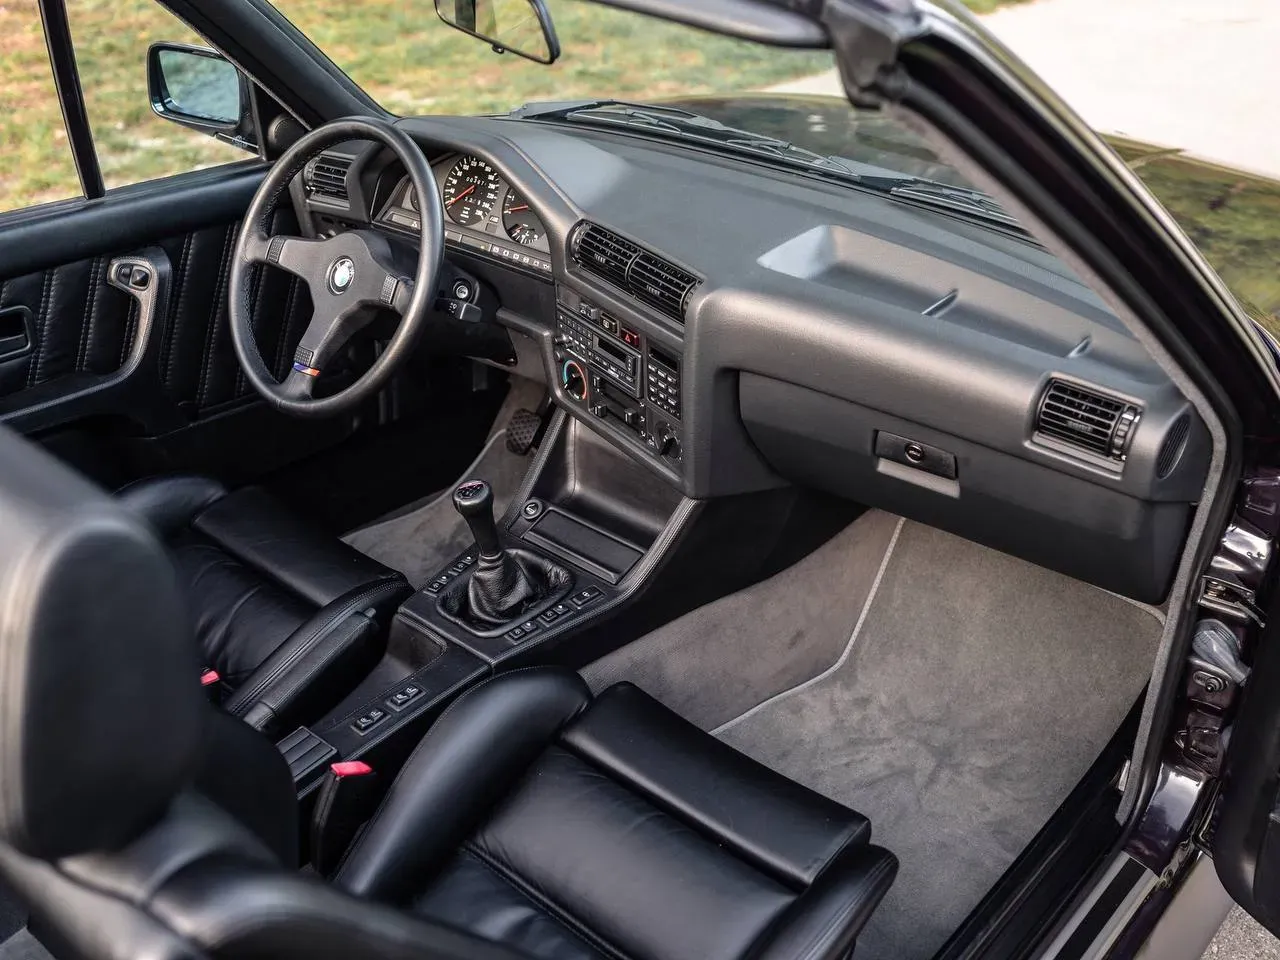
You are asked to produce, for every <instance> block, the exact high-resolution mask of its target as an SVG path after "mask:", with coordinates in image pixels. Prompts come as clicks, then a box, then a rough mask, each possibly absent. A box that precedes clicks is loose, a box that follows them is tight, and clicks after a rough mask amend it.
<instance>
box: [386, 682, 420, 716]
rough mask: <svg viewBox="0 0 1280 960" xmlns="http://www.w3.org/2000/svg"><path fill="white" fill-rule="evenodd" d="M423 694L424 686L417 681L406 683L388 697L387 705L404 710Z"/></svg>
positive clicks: (393, 708)
mask: <svg viewBox="0 0 1280 960" xmlns="http://www.w3.org/2000/svg"><path fill="white" fill-rule="evenodd" d="M421 694H422V688H421V687H420V686H418V685H417V684H416V683H410V684H406V685H405V686H403V687H401V688H400V689H399V690H397V691H396V692H395V693H393V694H392V695H391V696H389V697H387V706H388V707H390V708H391V709H392V710H403V709H404V708H405V707H407V706H408V705H409V704H410V703H412V702H413V701H414V700H416V699H418V697H419V696H420V695H421Z"/></svg>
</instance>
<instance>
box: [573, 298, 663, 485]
mask: <svg viewBox="0 0 1280 960" xmlns="http://www.w3.org/2000/svg"><path fill="white" fill-rule="evenodd" d="M556 321H557V336H556V363H557V366H558V369H557V375H558V378H559V381H560V386H561V388H562V389H563V390H564V393H565V395H567V396H568V398H569V400H570V401H572V402H573V403H574V404H575V405H578V406H579V407H580V408H581V409H583V410H584V411H585V412H587V413H588V414H589V415H590V416H591V418H592V420H593V421H594V422H597V423H598V424H599V425H600V426H601V428H602V429H604V430H606V431H608V432H613V433H615V434H619V435H622V436H626V437H629V438H630V439H632V440H633V441H638V442H639V443H641V444H643V446H644V448H645V449H646V450H647V451H648V452H649V454H650V455H651V456H653V457H655V458H657V459H658V460H660V461H662V462H664V463H665V464H667V465H668V466H671V467H676V468H678V467H679V464H680V461H681V457H682V450H681V441H680V414H681V406H680V394H681V380H680V364H681V360H680V357H679V355H678V354H677V353H676V352H675V351H672V350H668V349H661V348H658V347H656V346H655V345H653V344H651V343H649V338H648V337H647V336H645V335H644V334H643V333H642V332H641V331H639V330H635V329H632V328H631V327H630V326H628V325H627V324H626V323H624V322H622V321H620V320H618V319H617V318H616V317H613V316H611V315H610V314H609V313H607V312H606V311H604V310H603V309H601V308H600V307H599V306H597V305H595V304H593V303H591V302H589V301H587V300H584V299H583V298H581V297H579V296H578V295H577V294H575V293H574V292H573V291H571V290H566V289H563V288H562V289H561V290H560V291H559V293H558V296H557V304H556Z"/></svg>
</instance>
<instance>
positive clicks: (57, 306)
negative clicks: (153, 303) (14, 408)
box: [0, 257, 137, 397]
mask: <svg viewBox="0 0 1280 960" xmlns="http://www.w3.org/2000/svg"><path fill="white" fill-rule="evenodd" d="M107 259H108V258H106V257H94V258H91V259H89V260H82V261H79V262H76V263H70V264H66V265H64V266H61V267H55V268H53V269H50V270H41V271H37V272H35V273H29V274H26V275H24V276H20V277H14V278H12V279H8V280H3V281H0V311H4V310H10V309H15V308H21V309H23V310H25V311H26V312H27V315H28V316H29V317H30V323H29V328H30V333H31V343H30V345H29V348H28V349H27V350H26V351H25V353H23V354H22V355H20V356H17V357H15V358H13V359H11V360H0V397H11V396H13V395H14V394H17V393H21V392H22V391H24V390H29V389H31V388H32V387H35V386H39V385H40V384H43V383H48V382H50V381H54V380H59V379H62V378H64V377H68V376H71V375H73V374H77V373H88V374H98V375H106V374H110V373H114V372H115V371H116V370H118V369H119V368H120V367H121V365H123V363H124V360H125V355H126V354H127V352H128V349H129V345H130V343H131V342H132V338H133V332H132V330H131V328H133V327H136V324H137V316H136V305H135V301H134V300H132V299H131V298H130V297H129V296H128V295H127V294H125V293H124V292H123V291H120V290H116V289H114V288H112V287H109V286H107V284H106V276H105V270H106V264H107Z"/></svg>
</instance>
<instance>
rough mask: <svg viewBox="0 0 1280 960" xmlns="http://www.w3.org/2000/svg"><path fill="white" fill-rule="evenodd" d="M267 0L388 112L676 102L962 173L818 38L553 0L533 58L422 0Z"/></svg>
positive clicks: (801, 141)
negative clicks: (542, 56) (868, 99)
mask: <svg viewBox="0 0 1280 960" xmlns="http://www.w3.org/2000/svg"><path fill="white" fill-rule="evenodd" d="M276 6H277V7H278V9H279V10H280V11H281V12H282V13H283V14H284V15H285V16H287V17H288V18H289V19H290V20H291V21H292V22H293V23H294V24H295V25H296V26H297V27H298V29H299V30H301V31H302V32H303V33H305V34H306V35H307V36H308V37H309V38H310V39H311V40H312V41H313V42H314V43H315V44H316V45H317V46H319V47H320V48H321V49H322V50H323V51H324V52H325V54H326V55H328V56H329V58H330V59H332V60H333V61H334V62H335V63H336V64H337V65H338V66H339V67H341V68H342V69H343V70H344V71H345V72H346V73H347V74H349V75H350V76H351V78H352V79H353V80H355V81H356V82H357V83H358V84H360V86H361V87H363V88H364V90H365V91H366V92H367V93H368V94H369V95H370V96H372V97H373V98H374V99H375V100H377V101H378V102H379V103H381V104H382V106H383V107H385V108H386V109H387V110H390V111H391V112H393V113H397V114H400V115H414V114H455V115H459V114H460V115H465V114H507V113H510V112H511V111H513V110H516V109H518V108H520V107H522V106H524V105H525V104H529V103H537V102H540V101H567V100H582V101H594V100H621V101H628V102H631V103H635V104H640V105H644V104H660V105H670V106H679V107H682V108H684V109H686V110H688V111H690V112H693V113H696V114H698V115H700V116H703V117H708V118H711V119H714V120H716V121H719V122H720V123H722V124H724V125H726V126H729V127H733V128H736V129H738V130H742V131H746V132H749V133H752V134H757V135H760V136H762V137H766V138H772V139H775V140H779V141H783V142H785V143H788V144H793V145H794V146H795V147H797V148H799V149H800V150H802V151H809V152H811V153H814V154H818V155H820V156H830V155H835V156H838V157H842V158H847V159H850V160H853V161H856V162H859V163H862V164H869V165H872V166H875V167H880V168H883V170H884V172H891V173H898V174H905V175H909V176H912V177H925V178H928V179H931V180H938V181H940V182H943V183H947V184H953V185H957V186H962V185H964V180H963V178H961V177H960V175H959V174H958V173H956V172H955V171H954V170H952V169H951V168H950V167H948V166H947V165H946V164H943V163H942V162H940V161H939V160H938V158H937V156H936V155H935V154H934V153H933V151H932V150H931V149H930V148H929V147H927V146H926V145H925V144H924V142H923V141H921V140H920V139H919V138H917V137H916V136H915V135H914V134H911V133H910V132H909V131H907V130H906V129H904V128H903V127H902V126H901V125H899V124H897V123H894V122H892V121H889V120H888V119H886V118H884V117H882V116H880V115H879V114H877V113H875V112H863V111H856V110H855V109H854V108H853V107H852V106H850V104H849V103H848V101H847V100H845V99H844V96H843V93H842V92H841V90H840V83H839V79H838V77H837V76H836V73H835V68H834V61H833V60H832V56H831V54H830V52H828V51H799V50H789V49H782V48H775V47H765V46H761V45H760V44H756V43H750V42H747V41H741V40H733V39H730V38H727V37H721V36H717V35H715V34H711V33H706V32H704V31H701V30H694V29H691V28H689V27H686V26H682V25H679V24H673V23H667V22H664V21H661V20H656V19H653V18H651V17H644V16H640V15H638V14H635V13H629V12H627V11H622V10H614V9H611V8H608V7H603V6H599V5H597V4H592V3H583V2H577V0H552V2H550V3H549V4H548V6H549V9H550V10H551V14H552V17H553V19H554V21H555V25H556V32H557V33H558V35H559V38H560V44H561V47H562V50H563V52H562V54H561V57H560V59H559V61H558V62H556V63H555V64H553V65H551V66H544V65H542V64H537V63H531V62H529V61H527V60H524V59H521V58H519V57H515V56H511V55H501V56H500V55H497V54H495V53H494V52H493V50H491V49H490V48H489V47H488V46H486V45H485V44H483V43H480V42H477V41H476V40H474V39H472V38H470V37H468V36H466V35H464V34H462V33H459V32H458V31H456V30H454V29H452V28H450V27H449V26H447V25H446V24H444V23H442V22H440V20H439V19H438V18H437V17H436V16H435V15H434V14H433V13H432V12H431V9H430V7H429V6H426V5H419V4H414V5H410V4H405V3H403V2H402V0H365V2H363V3H360V4H358V5H356V4H350V5H336V4H333V3H331V2H325V0H276ZM648 132H650V133H653V134H655V135H663V133H667V134H671V133H672V131H670V130H666V131H663V130H654V129H652V128H651V129H650V130H649V131H648ZM675 135H676V136H677V137H678V136H679V132H678V131H677V132H676V133H675Z"/></svg>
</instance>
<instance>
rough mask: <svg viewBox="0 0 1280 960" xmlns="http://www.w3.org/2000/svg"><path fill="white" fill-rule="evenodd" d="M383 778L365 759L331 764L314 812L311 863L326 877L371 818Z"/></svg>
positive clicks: (331, 872) (336, 866)
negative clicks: (380, 779) (381, 778)
mask: <svg viewBox="0 0 1280 960" xmlns="http://www.w3.org/2000/svg"><path fill="white" fill-rule="evenodd" d="M379 783H380V781H379V778H378V775H377V774H376V773H374V771H373V768H372V767H371V766H369V765H368V764H367V763H364V762H363V761H361V760H344V761H339V762H336V763H331V764H329V769H328V770H326V771H325V773H324V778H323V780H322V781H321V783H320V791H319V793H318V794H317V796H316V805H315V809H314V811H313V812H312V815H311V867H312V869H314V870H315V871H316V873H318V874H319V875H320V876H322V877H329V876H331V875H332V874H333V873H334V871H336V870H337V868H338V864H339V863H340V862H341V861H342V856H343V854H345V853H346V852H347V848H348V847H350V846H351V844H352V843H353V842H354V841H355V839H356V835H357V834H358V833H359V832H360V828H361V827H363V826H364V825H365V824H366V823H368V822H369V820H370V818H371V817H372V816H373V812H374V809H375V808H376V807H377V805H378V801H379V799H381V791H380V790H379Z"/></svg>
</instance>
